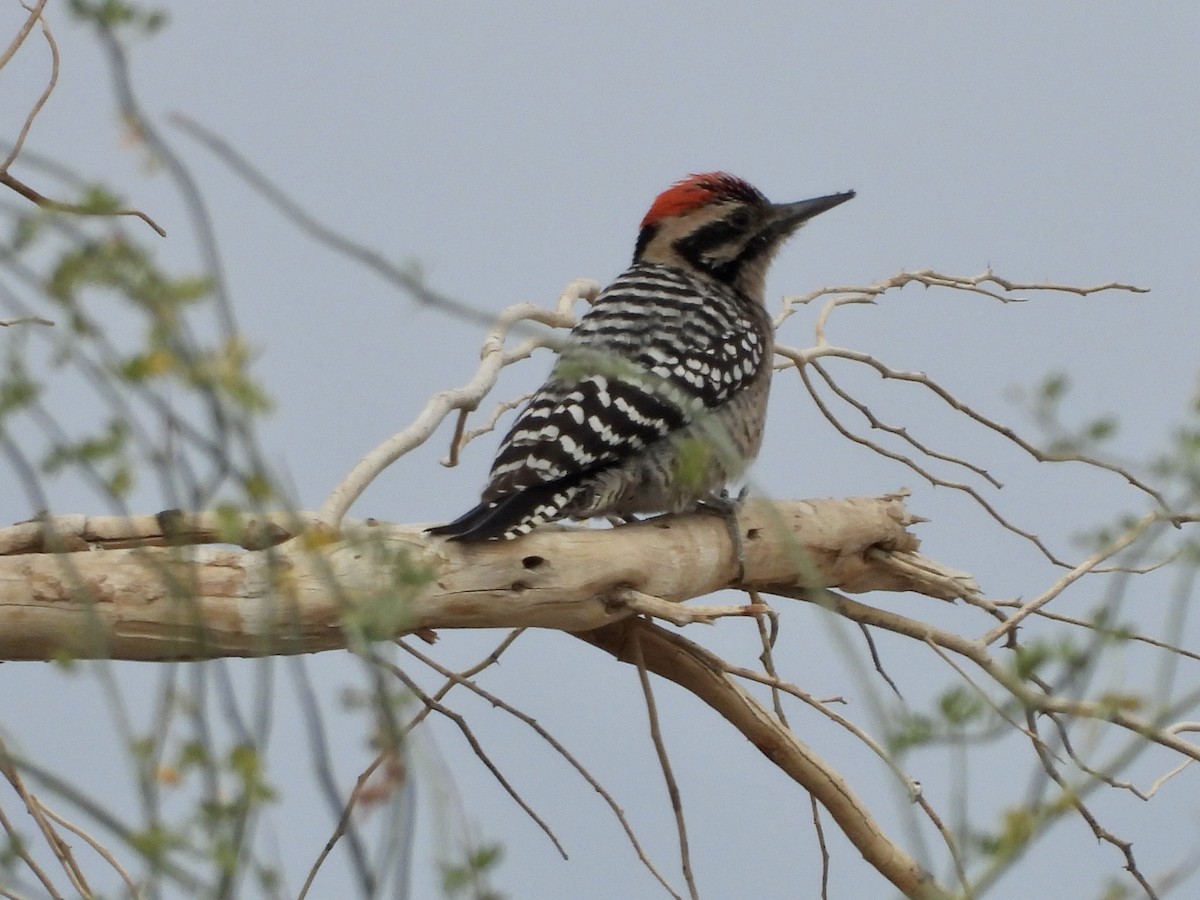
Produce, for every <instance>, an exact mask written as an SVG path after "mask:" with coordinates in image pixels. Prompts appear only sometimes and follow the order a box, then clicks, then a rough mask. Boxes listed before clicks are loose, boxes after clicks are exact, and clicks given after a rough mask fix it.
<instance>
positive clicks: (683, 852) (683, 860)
mask: <svg viewBox="0 0 1200 900" xmlns="http://www.w3.org/2000/svg"><path fill="white" fill-rule="evenodd" d="M633 663H634V665H635V666H636V667H637V673H638V680H639V681H640V682H641V685H642V696H643V697H644V698H645V701H646V715H647V717H648V718H649V720H650V740H651V741H653V742H654V752H655V753H656V754H657V755H658V765H659V768H660V769H661V770H662V773H663V780H664V781H665V782H666V785H667V795H668V796H669V797H670V799H671V811H672V812H673V813H674V814H675V832H676V834H678V835H679V865H680V868H681V869H682V870H683V880H684V881H685V882H687V886H688V893H689V894H690V895H691V897H692V900H700V892H699V891H698V890H696V879H695V877H694V876H693V875H692V857H691V851H690V850H689V849H688V837H687V823H686V821H685V820H684V817H683V798H682V797H681V796H680V794H679V785H678V783H676V781H675V775H674V773H673V772H672V771H671V758H670V756H669V755H668V754H667V745H666V743H665V742H664V741H663V736H662V731H661V729H660V728H659V725H658V708H657V706H655V703H654V689H653V688H651V687H650V673H649V672H647V671H646V660H645V659H644V658H643V656H642V641H641V635H640V634H637V635H635V636H634V639H633Z"/></svg>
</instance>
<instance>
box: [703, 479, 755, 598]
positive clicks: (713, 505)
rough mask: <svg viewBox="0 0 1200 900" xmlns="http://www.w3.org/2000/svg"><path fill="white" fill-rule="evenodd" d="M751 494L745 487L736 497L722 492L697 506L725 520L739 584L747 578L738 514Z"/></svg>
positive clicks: (705, 499)
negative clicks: (747, 496) (743, 502)
mask: <svg viewBox="0 0 1200 900" xmlns="http://www.w3.org/2000/svg"><path fill="white" fill-rule="evenodd" d="M749 492H750V488H749V487H748V486H743V487H742V489H741V490H740V491H738V494H737V496H736V497H731V496H729V491H727V490H721V491H720V492H719V493H713V494H711V495H709V496H708V497H705V498H703V499H702V500H700V501H699V502H698V503H697V504H696V509H697V510H699V511H701V512H710V513H714V514H715V515H718V516H721V517H722V518H723V519H724V520H725V527H726V528H727V529H728V530H729V539H730V541H731V542H732V543H733V558H734V561H735V562H737V579H736V580H735V583H737V584H741V582H742V579H744V578H745V577H746V548H745V546H744V545H743V544H742V530H741V528H739V527H738V519H737V514H738V510H739V509H741V507H742V501H744V500H745V499H746V494H748V493H749Z"/></svg>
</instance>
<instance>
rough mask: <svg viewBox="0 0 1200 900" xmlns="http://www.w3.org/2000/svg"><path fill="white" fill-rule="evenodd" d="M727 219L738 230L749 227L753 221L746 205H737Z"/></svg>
mask: <svg viewBox="0 0 1200 900" xmlns="http://www.w3.org/2000/svg"><path fill="white" fill-rule="evenodd" d="M727 221H728V222H729V224H730V225H732V226H733V227H734V228H737V229H739V230H740V229H744V228H749V227H750V224H751V223H752V222H753V221H754V214H753V213H751V212H750V210H749V209H747V208H746V207H744V206H739V207H738V208H737V209H735V210H734V211H733V212H732V213H730V215H729V218H728V220H727Z"/></svg>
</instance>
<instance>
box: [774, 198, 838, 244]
mask: <svg viewBox="0 0 1200 900" xmlns="http://www.w3.org/2000/svg"><path fill="white" fill-rule="evenodd" d="M853 198H854V191H845V192H844V193H841V194H829V195H827V196H825V197H814V198H812V199H811V200H799V201H797V202H795V203H776V204H774V206H773V209H774V215H773V216H772V218H773V219H774V223H773V225H774V230H775V231H776V232H777V233H779V234H788V233H790V232H792V231H795V230H796V229H797V228H799V227H800V226H801V225H803V224H804V223H805V222H807V221H808V220H809V219H811V218H812V217H813V216H819V215H820V214H821V213H823V212H826V211H828V210H831V209H833V208H834V207H835V206H841V205H842V204H843V203H845V202H846V201H847V200H851V199H853Z"/></svg>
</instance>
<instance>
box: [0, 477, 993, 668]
mask: <svg viewBox="0 0 1200 900" xmlns="http://www.w3.org/2000/svg"><path fill="white" fill-rule="evenodd" d="M307 518H309V517H308V516H304V515H300V516H296V517H294V520H295V521H304V520H306V519H307ZM162 519H163V517H162V516H159V517H141V518H135V519H131V520H126V521H128V522H130V523H131V525H132V526H136V527H137V528H142V532H140V533H139V534H126V536H125V544H124V546H125V548H124V549H107V550H97V549H93V548H95V547H97V546H104V545H105V544H107V546H117V545H119V537H118V535H117V534H115V533H114V532H113V530H112V529H113V528H115V523H117V522H120V521H121V520H103V521H104V523H105V524H107V525H108V526H110V530H109V531H108V532H106V538H105V542H104V543H101V542H98V541H89V540H87V539H85V538H84V537H83V536H82V535H84V534H93V533H94V532H95V530H96V529H95V528H93V529H92V530H91V531H89V530H88V529H87V528H85V527H84V525H83V522H86V521H87V520H83V522H78V523H75V524H76V525H77V526H78V527H76V528H75V530H74V531H68V532H67V534H66V535H63V536H62V537H61V538H57V539H52V540H50V541H49V543H47V542H46V539H45V538H41V541H42V543H41V544H39V545H36V549H38V550H41V551H42V552H31V550H33V548H34V546H35V545H34V544H32V543H26V544H25V545H24V546H26V547H29V548H31V549H30V550H26V552H19V553H18V554H17V555H9V556H0V659H9V660H17V659H49V658H53V657H54V656H56V655H60V654H67V655H71V656H76V657H89V658H90V657H111V658H115V659H140V660H167V659H180V658H198V657H214V656H259V655H267V654H286V653H310V652H315V651H319V650H331V649H337V648H342V647H345V646H346V645H347V630H348V627H349V629H350V630H355V631H357V633H360V634H362V633H365V634H366V635H367V636H368V637H372V638H388V637H394V636H396V635H398V634H402V633H408V632H413V631H417V630H419V629H429V628H511V627H518V626H540V627H545V628H557V629H562V630H566V631H582V630H586V629H592V628H598V627H601V626H603V625H607V624H610V623H612V622H616V621H619V620H621V619H624V618H627V617H629V616H631V615H633V614H634V611H633V610H632V609H631V608H630V606H629V604H628V602H627V600H628V597H629V596H630V595H629V591H631V590H632V591H636V592H639V593H640V594H644V595H649V596H651V597H656V598H659V599H662V600H665V601H669V602H673V603H678V602H682V601H685V600H689V599H692V598H694V597H702V596H705V595H707V594H710V593H712V592H713V591H716V590H719V589H721V588H724V587H729V586H730V585H731V581H732V580H733V579H734V577H735V576H736V571H737V563H736V560H735V558H734V551H733V548H732V546H731V541H730V538H729V535H728V530H727V528H726V525H725V522H724V521H723V520H722V519H721V518H720V517H717V516H713V515H710V514H697V515H690V516H674V517H664V518H661V519H658V520H653V521H650V522H645V523H641V524H638V525H626V526H622V527H620V528H615V529H582V528H581V529H573V530H562V529H553V528H550V529H544V530H542V531H539V532H537V533H535V534H532V535H529V536H527V537H525V538H522V539H520V540H517V541H507V542H491V543H487V544H474V545H463V544H454V543H447V542H444V541H441V540H434V539H430V538H429V537H428V536H426V535H425V534H424V533H423V532H422V530H421V528H420V527H419V526H412V525H408V526H399V525H388V524H385V523H381V522H368V523H359V524H356V525H354V526H348V527H347V528H346V529H345V530H344V532H343V533H342V534H340V535H333V534H332V533H330V532H327V531H324V530H321V529H319V528H317V529H312V530H309V531H307V532H304V533H302V534H300V535H299V536H298V537H296V538H293V539H291V540H288V541H285V542H284V543H282V544H279V545H278V546H273V547H270V546H268V547H265V548H264V549H258V550H231V549H227V548H226V547H218V546H194V545H183V544H185V541H186V537H187V536H202V537H204V538H208V539H211V537H212V534H213V533H214V532H213V531H212V530H211V523H203V522H201V523H199V524H193V523H191V522H189V521H188V519H187V517H177V518H175V519H174V520H173V521H171V524H170V526H169V527H168V528H167V529H165V531H166V534H167V535H169V537H170V540H166V541H165V542H166V543H168V544H170V543H171V541H172V540H173V541H174V543H175V546H155V544H160V545H161V544H162V543H164V536H163V533H162V532H163V531H164V529H161V528H160V529H159V530H158V532H156V531H155V528H154V525H153V524H152V523H159V522H161V520H162ZM52 521H60V522H61V521H64V520H52ZM65 521H71V520H70V519H68V520H65ZM95 521H97V522H99V520H95ZM912 521H913V519H912V517H910V515H909V514H908V512H907V511H906V510H905V508H904V504H903V501H902V499H901V498H900V497H896V496H892V497H881V498H849V499H845V500H806V501H779V502H769V501H765V500H762V501H751V502H750V503H747V504H746V505H745V507H744V508H743V509H742V510H741V511H740V513H739V526H740V528H741V533H742V540H743V544H744V547H745V558H746V565H745V573H746V574H745V579H744V580H743V582H742V584H743V586H747V587H753V586H755V585H762V586H766V585H770V586H773V587H779V586H780V585H791V586H792V587H793V588H794V589H795V590H797V591H801V590H803V589H806V588H814V587H836V588H839V589H840V590H843V591H849V592H854V593H861V592H865V591H873V590H883V591H915V592H918V593H924V594H927V595H929V596H933V597H938V598H941V599H952V598H953V597H955V596H966V595H968V594H969V593H970V592H971V585H970V583H969V579H964V578H961V577H960V578H955V577H954V575H953V573H951V572H950V571H949V570H946V569H943V568H942V567H939V566H938V565H937V564H935V563H932V562H931V561H929V560H921V559H920V557H919V556H917V554H916V552H915V551H916V548H917V540H916V538H915V537H913V536H912V535H911V534H910V533H909V532H908V531H907V526H908V525H909V524H910V523H911V522H912ZM204 524H207V525H208V526H209V530H206V529H205V528H203V527H200V525H204ZM40 525H41V526H42V528H43V529H44V528H45V527H46V525H47V523H40ZM143 526H144V527H143ZM18 527H21V526H18ZM25 527H26V528H28V526H25ZM274 528H278V529H279V531H276V530H274ZM132 530H136V528H133V529H132ZM268 530H269V531H270V532H271V536H272V537H274V536H277V535H278V534H279V533H280V532H283V533H286V529H285V528H284V526H283V525H280V524H278V523H275V525H274V527H273V528H272V529H268ZM10 531H11V530H10ZM227 539H228V538H227ZM4 542H5V533H4V532H0V544H3V543H4ZM114 542H117V543H114ZM20 543H21V542H20V541H17V540H15V539H12V538H11V537H10V539H9V541H8V544H9V546H10V548H11V547H14V546H16V545H19V544H20ZM135 543H141V544H143V545H142V546H130V545H131V544H135ZM247 543H250V542H247ZM263 543H264V544H267V543H269V541H264V542H263ZM252 545H254V544H252ZM258 546H262V544H260V545H258ZM47 548H58V549H60V552H45V551H46V549H47ZM915 563H920V564H919V565H918V564H915ZM422 573H424V574H423V575H422Z"/></svg>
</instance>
